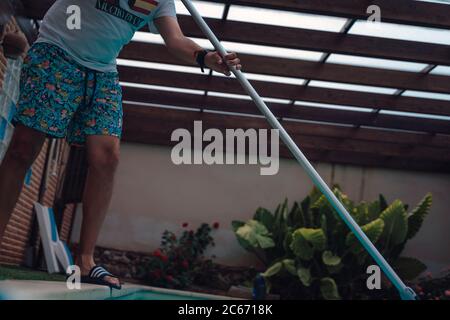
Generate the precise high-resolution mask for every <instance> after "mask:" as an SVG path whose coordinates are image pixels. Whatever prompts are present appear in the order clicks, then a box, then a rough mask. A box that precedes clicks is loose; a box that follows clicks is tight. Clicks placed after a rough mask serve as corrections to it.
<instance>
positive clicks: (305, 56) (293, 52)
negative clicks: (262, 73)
mask: <svg viewBox="0 0 450 320" xmlns="http://www.w3.org/2000/svg"><path fill="white" fill-rule="evenodd" d="M191 39H192V40H194V41H195V42H196V43H198V44H199V45H200V46H202V47H203V48H205V49H210V50H212V49H213V46H212V44H211V42H210V41H209V40H207V39H202V38H191ZM133 41H137V42H147V43H156V44H164V41H163V39H162V38H161V36H159V35H156V34H152V33H149V32H136V33H135V35H134V37H133ZM222 44H223V45H224V47H225V48H226V49H227V50H228V51H230V52H239V53H247V54H254V55H263V56H269V57H278V58H288V59H299V60H307V61H320V58H321V57H322V54H323V53H322V52H319V51H308V50H298V49H288V48H280V47H272V46H261V45H254V44H246V43H239V42H231V41H222Z"/></svg>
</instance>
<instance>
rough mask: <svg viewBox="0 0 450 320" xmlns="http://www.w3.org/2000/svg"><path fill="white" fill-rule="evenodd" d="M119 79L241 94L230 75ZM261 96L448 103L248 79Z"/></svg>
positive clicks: (139, 71)
mask: <svg viewBox="0 0 450 320" xmlns="http://www.w3.org/2000/svg"><path fill="white" fill-rule="evenodd" d="M118 70H119V73H120V76H121V80H122V81H125V82H133V83H141V84H150V85H159V86H168V87H178V88H186V89H193V90H208V91H218V92H225V93H234V94H245V92H244V90H243V89H242V87H241V86H240V84H239V83H238V82H237V81H236V80H235V79H232V78H225V77H216V76H207V75H201V74H190V73H182V72H174V71H162V70H156V69H144V68H135V67H124V66H119V68H118ZM251 82H252V84H253V85H254V87H255V89H256V90H257V91H258V92H259V94H260V95H261V96H263V97H272V98H280V99H289V100H302V101H310V102H319V103H328V104H339V105H344V106H355V107H366V108H382V109H386V110H393V111H404V112H417V113H429V114H438V115H446V116H449V115H450V102H449V101H445V100H433V99H422V98H414V97H398V96H394V95H385V94H376V93H366V92H356V91H346V90H335V89H323V88H316V87H310V86H308V87H304V86H296V85H291V84H284V83H274V82H265V81H251Z"/></svg>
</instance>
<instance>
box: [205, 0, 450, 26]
mask: <svg viewBox="0 0 450 320" xmlns="http://www.w3.org/2000/svg"><path fill="white" fill-rule="evenodd" d="M209 1H211V2H219V3H228V4H237V5H243V6H250V7H259V8H269V9H276V10H288V11H296V12H305V13H312V14H320V15H328V16H338V17H344V18H350V19H363V20H365V19H367V18H368V16H369V15H368V14H367V13H366V11H367V8H368V7H369V6H370V5H377V6H379V7H380V9H381V19H382V21H385V22H392V23H399V24H409V25H417V26H424V27H432V28H443V29H449V28H450V19H449V17H450V6H448V5H446V4H438V3H424V2H421V1H412V0H395V1H392V0H358V1H355V0H339V1H336V0H301V1H293V0H209Z"/></svg>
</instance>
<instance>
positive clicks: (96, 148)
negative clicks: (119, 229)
mask: <svg viewBox="0 0 450 320" xmlns="http://www.w3.org/2000/svg"><path fill="white" fill-rule="evenodd" d="M86 147H87V158H88V164H89V170H88V176H87V180H86V187H85V190H84V196H83V223H82V226H81V236H80V250H79V253H78V256H77V259H76V265H78V266H79V267H80V269H81V273H82V274H83V275H85V274H87V273H88V272H89V271H90V270H91V268H92V267H93V266H94V265H95V262H94V249H95V244H96V242H97V239H98V235H99V233H100V229H101V226H102V224H103V221H104V219H105V216H106V212H107V210H108V206H109V202H110V200H111V196H112V189H113V184H114V174H115V172H116V168H117V164H118V162H119V149H120V141H119V139H118V138H116V137H110V136H89V137H88V139H87V143H86ZM105 280H106V281H109V282H113V283H117V284H118V280H117V279H115V278H111V277H106V278H105Z"/></svg>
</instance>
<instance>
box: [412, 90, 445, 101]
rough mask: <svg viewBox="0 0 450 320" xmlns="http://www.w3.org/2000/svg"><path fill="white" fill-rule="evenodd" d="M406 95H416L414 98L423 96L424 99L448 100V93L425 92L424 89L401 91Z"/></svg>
mask: <svg viewBox="0 0 450 320" xmlns="http://www.w3.org/2000/svg"><path fill="white" fill-rule="evenodd" d="M403 95H404V96H406V97H416V98H425V99H436V100H446V101H450V94H445V93H434V92H425V91H414V90H406V91H405V92H404V93H403Z"/></svg>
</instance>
